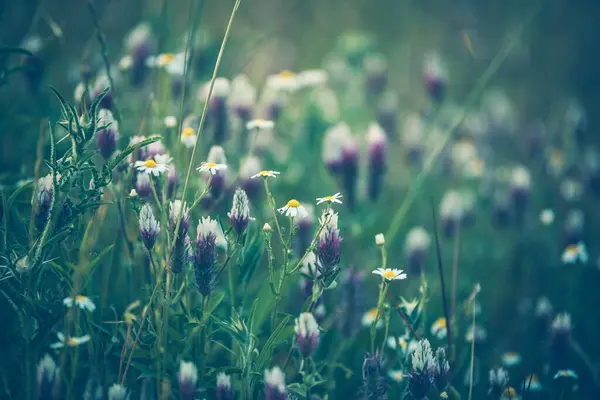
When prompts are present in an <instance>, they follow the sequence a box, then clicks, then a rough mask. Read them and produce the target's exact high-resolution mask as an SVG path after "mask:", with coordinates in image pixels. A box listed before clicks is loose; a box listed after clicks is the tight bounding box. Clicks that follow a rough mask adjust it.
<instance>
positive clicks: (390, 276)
mask: <svg viewBox="0 0 600 400" xmlns="http://www.w3.org/2000/svg"><path fill="white" fill-rule="evenodd" d="M402 272H403V271H402V270H401V269H392V268H386V269H383V268H377V269H376V270H375V271H373V273H374V274H375V275H380V276H381V277H382V278H384V279H386V280H388V281H393V280H396V279H406V274H403V273H402Z"/></svg>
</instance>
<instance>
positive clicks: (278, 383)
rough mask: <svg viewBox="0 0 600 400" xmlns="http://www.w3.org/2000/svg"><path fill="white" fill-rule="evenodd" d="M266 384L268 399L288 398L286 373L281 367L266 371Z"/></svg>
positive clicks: (266, 396)
mask: <svg viewBox="0 0 600 400" xmlns="http://www.w3.org/2000/svg"><path fill="white" fill-rule="evenodd" d="M265 385H266V387H265V399H266V400H287V388H286V386H285V374H284V373H283V372H282V371H281V369H280V368H279V367H273V369H271V370H266V371H265Z"/></svg>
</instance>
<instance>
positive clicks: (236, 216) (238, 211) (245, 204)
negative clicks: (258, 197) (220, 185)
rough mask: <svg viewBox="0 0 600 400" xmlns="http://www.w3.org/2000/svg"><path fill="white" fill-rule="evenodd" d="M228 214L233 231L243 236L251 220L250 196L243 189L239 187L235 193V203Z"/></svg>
mask: <svg viewBox="0 0 600 400" xmlns="http://www.w3.org/2000/svg"><path fill="white" fill-rule="evenodd" d="M227 216H228V217H229V223H230V224H231V228H232V229H233V231H234V232H235V233H236V234H237V235H238V236H242V235H243V234H244V232H245V231H246V228H247V227H248V221H249V220H250V204H249V201H248V196H247V195H246V192H245V191H244V190H243V189H240V188H238V189H237V190H236V191H235V193H234V194H233V205H232V206H231V211H229V214H227Z"/></svg>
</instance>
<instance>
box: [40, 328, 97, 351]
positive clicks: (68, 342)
mask: <svg viewBox="0 0 600 400" xmlns="http://www.w3.org/2000/svg"><path fill="white" fill-rule="evenodd" d="M56 337H58V342H56V343H52V344H51V345H50V348H52V349H61V348H63V347H65V346H70V347H76V346H79V345H80V344H84V343H87V342H89V341H90V339H91V337H90V335H84V336H79V337H77V336H73V337H70V338H68V339H67V338H66V337H65V335H64V334H63V333H62V332H58V333H57V334H56Z"/></svg>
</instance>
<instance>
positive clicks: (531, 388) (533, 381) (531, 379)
mask: <svg viewBox="0 0 600 400" xmlns="http://www.w3.org/2000/svg"><path fill="white" fill-rule="evenodd" d="M523 387H524V388H525V390H526V391H528V392H539V391H540V390H542V384H541V383H540V379H539V378H538V376H537V375H535V374H533V375H527V376H526V377H525V382H524V383H523Z"/></svg>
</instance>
